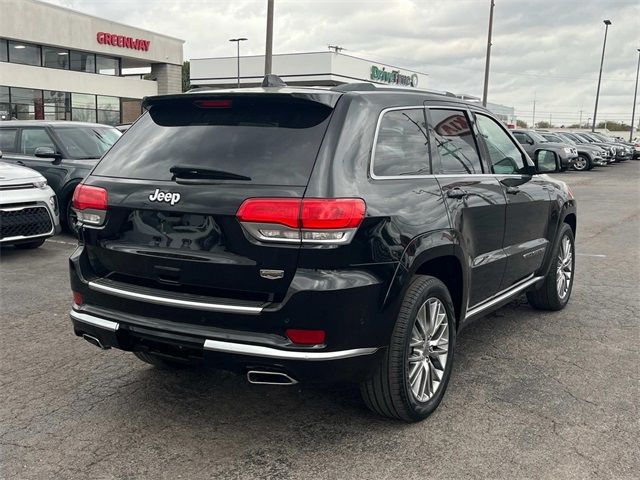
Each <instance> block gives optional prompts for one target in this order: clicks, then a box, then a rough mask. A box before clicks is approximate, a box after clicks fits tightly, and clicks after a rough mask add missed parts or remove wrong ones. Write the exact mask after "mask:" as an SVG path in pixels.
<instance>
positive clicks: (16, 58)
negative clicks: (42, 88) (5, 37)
mask: <svg viewBox="0 0 640 480" xmlns="http://www.w3.org/2000/svg"><path fill="white" fill-rule="evenodd" d="M9 61H10V62H11V63H22V64H25V65H36V66H38V67H39V66H40V64H41V63H40V47H39V46H38V45H31V44H30V43H24V42H14V41H9Z"/></svg>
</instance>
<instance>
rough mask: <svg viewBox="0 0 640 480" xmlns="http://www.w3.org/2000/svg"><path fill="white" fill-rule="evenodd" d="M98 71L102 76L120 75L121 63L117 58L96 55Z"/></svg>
mask: <svg viewBox="0 0 640 480" xmlns="http://www.w3.org/2000/svg"><path fill="white" fill-rule="evenodd" d="M96 70H97V72H98V73H99V74H100V75H120V62H119V61H118V59H117V58H113V57H103V56H102V55H96Z"/></svg>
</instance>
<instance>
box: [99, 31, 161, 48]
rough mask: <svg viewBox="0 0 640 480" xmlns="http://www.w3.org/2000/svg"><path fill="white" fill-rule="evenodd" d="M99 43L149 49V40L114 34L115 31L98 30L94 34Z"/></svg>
mask: <svg viewBox="0 0 640 480" xmlns="http://www.w3.org/2000/svg"><path fill="white" fill-rule="evenodd" d="M96 38H97V40H98V43H99V44H100V45H111V46H112V47H120V48H130V49H132V50H141V51H143V52H148V51H149V46H150V45H151V40H145V39H144V38H131V37H126V36H124V35H116V34H115V33H106V32H98V34H97V35H96Z"/></svg>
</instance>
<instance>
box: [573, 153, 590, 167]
mask: <svg viewBox="0 0 640 480" xmlns="http://www.w3.org/2000/svg"><path fill="white" fill-rule="evenodd" d="M573 168H575V169H576V170H584V169H585V168H587V159H586V158H584V157H582V156H580V157H578V158H577V159H576V161H575V163H574V164H573Z"/></svg>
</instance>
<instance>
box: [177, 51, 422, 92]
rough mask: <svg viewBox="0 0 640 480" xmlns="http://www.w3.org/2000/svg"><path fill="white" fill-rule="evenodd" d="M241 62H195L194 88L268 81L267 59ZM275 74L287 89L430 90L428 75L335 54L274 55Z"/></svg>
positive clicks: (259, 57) (220, 59) (226, 59)
mask: <svg viewBox="0 0 640 480" xmlns="http://www.w3.org/2000/svg"><path fill="white" fill-rule="evenodd" d="M239 66H240V76H239V80H238V58H237V57H218V58H194V59H192V60H191V66H190V67H191V74H190V81H191V85H192V86H194V87H211V88H233V87H236V86H237V85H238V81H239V83H240V86H241V87H253V86H258V85H260V83H261V82H262V79H263V77H264V55H251V56H242V57H240V59H239ZM272 71H273V72H274V73H275V74H277V75H278V76H279V77H280V78H281V79H282V80H283V81H284V82H285V83H286V84H287V85H300V86H304V85H307V86H310V85H313V86H335V85H342V84H344V83H354V82H371V83H376V84H380V85H393V86H399V87H405V88H418V87H419V88H421V89H425V88H427V80H428V76H427V74H426V73H421V72H416V71H414V70H409V69H406V68H398V67H395V66H393V65H387V64H383V63H379V62H374V61H371V60H366V59H364V58H358V57H354V56H352V55H345V54H343V53H337V52H334V51H327V52H309V53H292V54H283V55H273V58H272Z"/></svg>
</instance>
